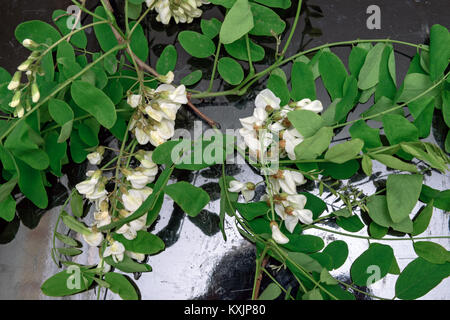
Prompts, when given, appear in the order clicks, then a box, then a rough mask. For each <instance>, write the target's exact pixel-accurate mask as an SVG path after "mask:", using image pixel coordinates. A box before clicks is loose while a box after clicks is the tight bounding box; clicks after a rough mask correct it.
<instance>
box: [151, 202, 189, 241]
mask: <svg viewBox="0 0 450 320" xmlns="http://www.w3.org/2000/svg"><path fill="white" fill-rule="evenodd" d="M185 215H186V214H185V213H184V211H183V210H182V209H181V208H180V207H179V206H178V205H177V204H175V203H174V205H173V211H172V214H171V216H170V219H169V222H168V223H167V226H165V227H164V228H163V229H162V230H161V231H159V232H158V233H157V234H156V235H157V236H158V237H160V238H161V240H162V241H164V243H165V245H166V250H167V248H169V247H170V246H172V245H174V244H175V242H177V241H178V239H179V238H180V233H181V229H182V227H183V220H184V217H185Z"/></svg>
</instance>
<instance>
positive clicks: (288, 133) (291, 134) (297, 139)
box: [280, 128, 303, 160]
mask: <svg viewBox="0 0 450 320" xmlns="http://www.w3.org/2000/svg"><path fill="white" fill-rule="evenodd" d="M282 141H284V146H283V147H284V150H285V151H286V153H287V155H288V157H289V159H291V160H295V151H294V150H295V147H296V146H297V145H298V144H300V143H301V142H302V141H303V136H302V135H301V134H300V133H299V132H298V131H297V129H295V128H292V129H289V130H285V131H284V132H283V140H282ZM282 141H280V145H281V144H282Z"/></svg>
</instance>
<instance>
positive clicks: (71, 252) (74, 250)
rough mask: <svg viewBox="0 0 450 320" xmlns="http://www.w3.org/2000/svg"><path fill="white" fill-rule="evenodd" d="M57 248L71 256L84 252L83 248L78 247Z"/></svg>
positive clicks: (61, 252)
mask: <svg viewBox="0 0 450 320" xmlns="http://www.w3.org/2000/svg"><path fill="white" fill-rule="evenodd" d="M56 250H58V252H59V253H60V254H62V255H65V256H69V257H74V256H78V255H80V254H82V253H83V251H82V250H80V249H77V248H56Z"/></svg>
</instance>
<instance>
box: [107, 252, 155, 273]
mask: <svg viewBox="0 0 450 320" xmlns="http://www.w3.org/2000/svg"><path fill="white" fill-rule="evenodd" d="M105 262H106V263H107V264H109V265H111V266H112V267H114V268H117V269H119V270H120V271H123V272H127V273H133V272H150V271H152V268H151V267H150V266H149V265H148V264H145V263H138V262H136V261H134V260H133V259H131V258H130V257H129V256H127V255H124V256H123V260H122V261H120V262H115V261H114V259H113V257H112V256H109V257H106V258H105Z"/></svg>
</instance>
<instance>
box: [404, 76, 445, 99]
mask: <svg viewBox="0 0 450 320" xmlns="http://www.w3.org/2000/svg"><path fill="white" fill-rule="evenodd" d="M432 86H433V83H432V82H431V80H430V77H429V76H428V75H425V74H422V73H410V74H407V75H406V77H405V82H404V87H403V91H402V93H401V95H400V97H399V98H398V101H403V102H409V101H410V100H412V99H414V98H416V97H417V96H419V95H422V94H423V93H424V92H425V91H427V90H428V89H429V88H430V87H432ZM438 93H439V91H438V88H434V89H433V90H431V91H429V92H428V93H426V94H424V95H422V96H421V97H434V96H436V95H437V94H438Z"/></svg>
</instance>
